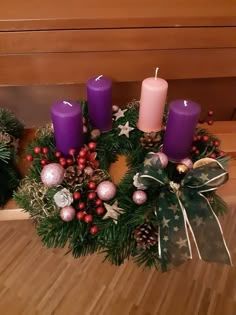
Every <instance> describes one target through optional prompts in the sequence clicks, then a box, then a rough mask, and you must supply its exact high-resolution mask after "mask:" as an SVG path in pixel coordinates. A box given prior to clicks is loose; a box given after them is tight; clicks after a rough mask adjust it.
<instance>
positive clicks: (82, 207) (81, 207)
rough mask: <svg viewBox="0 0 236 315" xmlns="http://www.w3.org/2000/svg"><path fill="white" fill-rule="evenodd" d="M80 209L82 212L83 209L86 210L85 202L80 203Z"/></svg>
mask: <svg viewBox="0 0 236 315" xmlns="http://www.w3.org/2000/svg"><path fill="white" fill-rule="evenodd" d="M78 207H79V209H80V210H82V209H84V208H85V202H83V201H81V202H80V203H79V206H78Z"/></svg>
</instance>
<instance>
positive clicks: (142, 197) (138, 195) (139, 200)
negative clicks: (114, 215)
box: [133, 190, 147, 205]
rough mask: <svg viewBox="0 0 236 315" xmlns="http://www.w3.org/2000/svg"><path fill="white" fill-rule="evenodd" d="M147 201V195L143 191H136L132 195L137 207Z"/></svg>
mask: <svg viewBox="0 0 236 315" xmlns="http://www.w3.org/2000/svg"><path fill="white" fill-rule="evenodd" d="M146 201H147V194H146V193H145V191H143V190H136V191H135V192H134V193H133V202H134V203H136V204H137V205H142V204H143V203H145V202H146Z"/></svg>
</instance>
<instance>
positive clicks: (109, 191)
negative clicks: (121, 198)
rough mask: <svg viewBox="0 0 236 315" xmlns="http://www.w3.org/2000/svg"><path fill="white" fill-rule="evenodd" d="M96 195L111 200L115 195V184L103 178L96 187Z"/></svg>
mask: <svg viewBox="0 0 236 315" xmlns="http://www.w3.org/2000/svg"><path fill="white" fill-rule="evenodd" d="M97 195H98V197H99V198H100V199H102V200H104V201H107V200H111V199H112V198H113V197H115V195H116V185H115V184H113V183H112V182H110V181H109V180H104V181H103V182H101V183H100V184H99V185H98V187H97Z"/></svg>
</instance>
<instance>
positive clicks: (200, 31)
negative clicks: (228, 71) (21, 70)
mask: <svg viewBox="0 0 236 315" xmlns="http://www.w3.org/2000/svg"><path fill="white" fill-rule="evenodd" d="M235 34H236V27H229V28H225V27H218V28H214V27H209V28H146V29H141V28H137V29H112V30H108V29H106V30H69V31H68V30H65V31H40V32H36V31H34V32H0V53H1V54H17V53H39V52H82V51H83V52H85V51H119V50H150V49H183V48H185V49H186V48H226V47H228V48H229V47H236V36H235ZM111 39H112V40H111Z"/></svg>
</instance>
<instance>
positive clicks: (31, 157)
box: [26, 154, 34, 162]
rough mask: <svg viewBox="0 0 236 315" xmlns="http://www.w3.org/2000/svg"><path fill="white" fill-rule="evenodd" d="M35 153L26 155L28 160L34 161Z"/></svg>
mask: <svg viewBox="0 0 236 315" xmlns="http://www.w3.org/2000/svg"><path fill="white" fill-rule="evenodd" d="M33 159H34V158H33V155H32V154H28V155H26V160H27V161H28V162H32V161H33Z"/></svg>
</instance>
